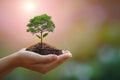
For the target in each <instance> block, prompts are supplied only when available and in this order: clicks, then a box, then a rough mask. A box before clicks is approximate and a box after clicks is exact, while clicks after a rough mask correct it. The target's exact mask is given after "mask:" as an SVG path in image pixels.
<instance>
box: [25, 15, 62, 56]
mask: <svg viewBox="0 0 120 80" xmlns="http://www.w3.org/2000/svg"><path fill="white" fill-rule="evenodd" d="M27 27H28V28H27V32H31V33H32V34H35V35H36V36H37V37H38V38H39V39H41V41H40V43H37V44H35V45H32V46H30V47H28V48H27V49H26V50H28V51H33V52H36V53H39V54H42V55H47V54H56V55H60V54H62V50H59V49H56V48H54V47H52V46H50V45H48V44H46V43H43V38H45V37H46V36H47V35H48V33H49V32H53V31H54V29H55V25H54V23H53V21H52V20H51V16H48V15H47V14H42V15H40V16H35V17H34V18H32V19H30V20H29V23H28V24H27Z"/></svg>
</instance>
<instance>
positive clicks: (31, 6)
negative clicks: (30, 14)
mask: <svg viewBox="0 0 120 80" xmlns="http://www.w3.org/2000/svg"><path fill="white" fill-rule="evenodd" d="M24 7H25V9H26V10H27V11H34V10H35V4H34V3H33V2H26V3H25V6H24Z"/></svg>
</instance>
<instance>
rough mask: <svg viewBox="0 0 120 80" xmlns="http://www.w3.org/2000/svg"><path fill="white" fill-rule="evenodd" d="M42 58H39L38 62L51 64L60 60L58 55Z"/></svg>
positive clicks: (42, 56)
mask: <svg viewBox="0 0 120 80" xmlns="http://www.w3.org/2000/svg"><path fill="white" fill-rule="evenodd" d="M40 57H41V58H38V61H39V62H41V63H46V64H47V63H50V62H52V61H55V60H57V59H58V57H57V55H54V54H50V55H40Z"/></svg>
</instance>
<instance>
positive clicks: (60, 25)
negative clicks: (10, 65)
mask: <svg viewBox="0 0 120 80" xmlns="http://www.w3.org/2000/svg"><path fill="white" fill-rule="evenodd" d="M43 13H47V14H48V15H51V16H52V20H53V21H54V22H55V25H56V28H55V30H54V32H53V33H50V34H49V35H48V37H47V38H45V39H44V42H46V43H48V44H51V45H53V46H55V47H57V48H59V49H63V50H69V51H71V53H72V54H73V57H72V58H71V59H69V60H68V61H67V62H65V63H64V64H62V65H60V66H59V67H58V68H56V69H54V70H52V71H51V72H49V73H47V74H45V75H42V74H39V73H37V72H33V71H30V70H27V69H24V68H17V69H15V70H14V71H12V72H11V73H10V74H9V75H7V76H5V77H4V78H2V79H0V80H120V0H0V58H2V57H4V56H7V55H9V54H12V53H14V52H17V51H18V50H20V49H22V48H24V47H28V46H30V45H32V44H35V43H37V42H39V41H40V40H39V39H38V38H36V37H35V36H33V35H32V34H30V33H27V32H26V28H27V27H26V24H27V22H28V21H29V19H30V18H32V17H34V16H36V15H41V14H43Z"/></svg>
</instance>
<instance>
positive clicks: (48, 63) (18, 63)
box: [0, 49, 72, 77]
mask: <svg viewBox="0 0 120 80" xmlns="http://www.w3.org/2000/svg"><path fill="white" fill-rule="evenodd" d="M62 52H63V54H62V55H59V56H57V55H54V54H50V55H39V54H36V53H34V52H31V51H26V49H22V50H20V51H18V52H15V53H13V54H11V55H8V56H6V57H3V58H1V59H0V77H4V76H6V75H7V74H9V73H10V72H11V71H13V70H14V69H15V68H18V67H23V68H27V69H30V70H33V71H36V72H39V73H42V74H45V73H47V72H49V71H50V70H52V69H54V68H56V67H57V66H59V65H60V64H62V63H63V62H65V61H66V60H67V59H68V58H70V57H72V54H71V53H70V52H69V51H62Z"/></svg>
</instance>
